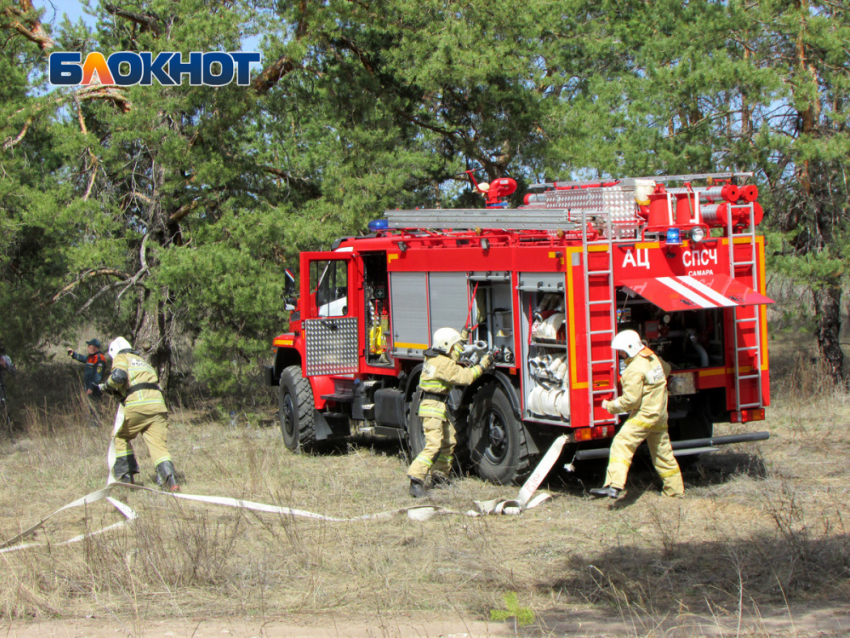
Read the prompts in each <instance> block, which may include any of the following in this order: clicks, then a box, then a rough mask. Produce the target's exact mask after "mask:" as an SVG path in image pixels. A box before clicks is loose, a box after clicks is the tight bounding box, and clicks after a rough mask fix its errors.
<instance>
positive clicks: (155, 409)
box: [100, 337, 180, 492]
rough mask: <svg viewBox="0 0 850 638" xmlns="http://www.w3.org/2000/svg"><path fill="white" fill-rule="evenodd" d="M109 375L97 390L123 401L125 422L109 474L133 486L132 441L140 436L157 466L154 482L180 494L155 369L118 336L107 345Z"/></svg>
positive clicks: (134, 459)
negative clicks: (110, 358) (109, 362)
mask: <svg viewBox="0 0 850 638" xmlns="http://www.w3.org/2000/svg"><path fill="white" fill-rule="evenodd" d="M109 356H110V357H112V373H111V374H110V375H109V378H108V379H107V381H106V383H102V384H100V389H101V390H104V391H107V390H109V391H112V392H114V393H116V394H118V395H120V396H121V397H123V402H124V423H123V425H122V426H121V428H120V429H119V430H118V432H117V433H116V434H115V453H116V459H115V465H114V467H113V468H112V475H113V476H114V477H115V478H116V479H117V480H118V481H121V482H123V483H132V482H133V475H134V474H138V473H139V464H138V463H137V462H136V456H135V455H134V454H133V446H132V444H131V441H132V440H133V439H135V438H136V437H137V436H139V435H140V434H141V435H142V438H143V439H144V441H145V443H146V444H147V446H148V451H149V452H150V455H151V460H152V461H153V463H154V466H155V467H156V475H157V481H158V483H159V484H160V485H162V486H164V487H167V488H168V489H169V490H170V491H172V492H176V491H179V489H180V487H179V486H178V485H177V478H176V476H175V471H174V464H173V463H172V462H171V455H169V454H168V448H167V446H166V440H167V438H168V420H167V419H166V415H167V414H168V408H166V407H165V399H164V398H163V396H162V390H161V389H160V387H159V377H158V376H157V374H156V370H154V369H153V367H151V365H150V364H149V363H148V362H147V361H145V360H144V359H142V357H141V356H140V355H139V353H138V352H135V351H134V350H133V349H132V347H131V346H130V343H129V342H128V341H127V340H126V339H124V338H123V337H118V338H117V339H115V341H113V342H112V343H111V344H109Z"/></svg>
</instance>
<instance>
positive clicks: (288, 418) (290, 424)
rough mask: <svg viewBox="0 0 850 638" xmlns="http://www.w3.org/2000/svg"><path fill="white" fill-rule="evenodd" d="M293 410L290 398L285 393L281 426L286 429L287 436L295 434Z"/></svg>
mask: <svg viewBox="0 0 850 638" xmlns="http://www.w3.org/2000/svg"><path fill="white" fill-rule="evenodd" d="M294 413H295V410H294V409H293V406H292V396H291V395H290V394H289V393H287V394H286V396H284V397H283V426H284V427H285V428H286V432H287V434H293V433H294V432H295V418H294V417H295V414H294Z"/></svg>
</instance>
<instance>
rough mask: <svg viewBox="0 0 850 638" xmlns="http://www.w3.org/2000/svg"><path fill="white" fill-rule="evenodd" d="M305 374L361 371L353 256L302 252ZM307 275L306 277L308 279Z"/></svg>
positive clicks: (321, 374) (320, 374) (318, 374)
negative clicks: (359, 366)
mask: <svg viewBox="0 0 850 638" xmlns="http://www.w3.org/2000/svg"><path fill="white" fill-rule="evenodd" d="M301 273H302V276H301V299H302V300H304V301H303V302H302V306H303V308H304V314H303V315H302V320H303V323H302V327H303V330H304V341H305V362H304V374H305V375H306V376H325V375H331V374H353V373H355V372H357V369H358V363H359V359H358V352H359V349H358V336H359V332H358V320H357V314H356V313H357V310H358V304H357V296H356V295H353V294H350V292H352V291H353V290H354V289H356V286H352V282H354V281H355V279H354V275H355V273H354V263H353V259H352V255H351V254H350V253H348V254H346V253H342V254H340V253H302V254H301ZM305 275H306V276H305Z"/></svg>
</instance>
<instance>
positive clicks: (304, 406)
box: [277, 366, 316, 452]
mask: <svg viewBox="0 0 850 638" xmlns="http://www.w3.org/2000/svg"><path fill="white" fill-rule="evenodd" d="M277 398H278V412H279V416H280V430H281V432H282V433H283V442H284V443H285V444H286V447H288V448H289V449H290V450H292V451H293V452H298V451H300V450H303V449H306V448H308V447H309V446H310V445H311V444H312V443H314V442H315V440H316V430H315V426H314V424H313V405H314V404H313V388H312V387H311V386H310V381H309V380H308V379H305V378H304V377H303V376H302V375H301V366H289V367H288V368H285V369H284V371H283V372H282V373H281V375H280V385H279V386H278V394H277Z"/></svg>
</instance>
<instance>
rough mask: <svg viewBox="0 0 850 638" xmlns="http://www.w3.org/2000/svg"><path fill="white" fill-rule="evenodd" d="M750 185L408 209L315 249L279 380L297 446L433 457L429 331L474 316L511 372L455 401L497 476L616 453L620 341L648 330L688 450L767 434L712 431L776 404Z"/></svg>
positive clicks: (284, 418)
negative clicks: (403, 448) (368, 445)
mask: <svg viewBox="0 0 850 638" xmlns="http://www.w3.org/2000/svg"><path fill="white" fill-rule="evenodd" d="M750 176H751V174H748V173H715V174H698V175H675V176H656V177H647V178H630V179H620V180H612V181H610V182H606V183H599V182H596V183H587V182H555V183H550V184H541V185H537V186H535V187H532V189H531V192H530V193H529V194H528V195H526V196H525V204H524V205H523V206H520V207H518V208H507V207H506V206H505V203H504V202H495V205H493V204H494V203H493V202H490V201H489V200H488V206H491V205H492V206H493V207H488V208H484V209H465V210H449V209H445V210H443V209H440V210H428V209H417V210H395V211H387V212H386V213H385V217H384V218H383V219H381V220H376V221H375V222H372V223H370V225H369V226H370V233H369V234H367V235H364V236H357V237H347V238H342V239H339V240H337V241H336V242H335V243H334V245H333V247H332V249H331V250H330V251H326V252H305V253H302V254H301V255H300V271H299V276H298V277H297V289H296V287H295V280H296V278H295V277H294V276H290V277H289V279H288V281H289V282H290V283H291V284H292V285H290V287H289V290H288V296H287V303H288V304H290V305H289V306H288V307H289V308H291V309H292V313H291V315H290V325H289V332H287V333H285V334H281V335H279V336H278V337H276V338H275V339H274V342H273V347H274V364H273V365H272V366H270V367H268V368H267V371H266V372H267V373H266V378H267V382H268V384H269V385H271V386H277V388H278V398H279V408H280V423H281V429H282V432H283V438H284V441H285V443H286V445H287V446H288V447H289V448H290V449H293V450H298V449H300V448H302V447H304V446H309V445H310V444H312V443H313V442H315V441H319V440H324V439H329V438H333V437H340V436H348V435H350V434H352V432H354V431H361V432H364V431H365V432H371V433H375V434H382V435H389V436H393V437H396V438H398V439H399V440H400V441H404V442H407V443H408V444H409V445H410V447H411V449H412V452H413V454H414V455H415V454H417V453H418V452H419V450H420V449H421V448H422V447H423V445H424V437H423V434H422V428H421V423H420V421H419V418H418V416H417V411H418V410H417V408H418V404H419V392H418V391H417V384H418V379H419V374H420V371H421V368H422V362H423V359H424V353H425V351H426V350H427V349H428V348H429V347H430V343H431V335H433V333H434V332H435V331H436V330H437V329H439V328H442V327H446V326H448V327H453V328H456V329H458V330H460V329H461V328H462V327H463V326H464V325H465V324H466V323H467V322H468V324H469V325H470V327H472V340H473V341H474V342H475V343H477V344H478V345H479V347H481V346H482V345H483V344H486V347H487V349H489V350H491V351H492V352H493V353H494V355H495V359H496V365H495V367H494V368H492V369H491V370H490V371H489V372H488V373H486V374H485V375H483V376H482V377H481V378H480V379H478V380H477V381H476V383H475V384H473V385H472V386H469V387H465V388H457V389H456V390H455V391H453V393H452V396H451V398H450V401H449V403H450V405H452V406H453V408H454V419H455V425H456V428H457V431H458V441H459V445H458V456H459V457H460V458H461V459H462V462H463V463H466V464H467V467H471V468H472V469H474V471H475V472H477V473H478V474H479V475H480V476H481V477H482V478H485V479H488V480H490V481H493V482H495V483H500V484H502V483H509V482H513V481H517V480H520V479H522V478H523V477H524V476H526V475H527V474H528V473H530V471H531V470H532V469H533V468H534V461H535V459H536V458H537V457H538V456H539V455H541V454H542V453H543V452H545V451H546V449H547V448H548V446H549V444H550V443H551V441H553V440H554V439H555V438H556V437H558V436H559V435H562V434H566V435H567V436H568V438H569V441H570V443H571V445H570V446H569V448H568V450H569V451H568V452H567V453H566V454H568V455H569V456H570V458H571V459H573V460H576V461H580V460H584V459H589V458H595V457H596V458H598V457H603V456H606V455H607V448H608V446H609V445H610V439H611V438H612V437H613V436H614V434H615V433H616V431H617V428H618V427H619V424H620V423H621V422H622V421H624V420H625V418H626V415H619V416H612V415H610V414H608V413H607V412H606V411H605V410H603V409H602V407H601V403H602V401H603V400H604V399H608V400H611V399H613V398H614V397H616V396H617V392H618V378H619V372H620V363H619V361H618V358H617V355H616V353H615V352H613V351H612V350H611V347H610V343H611V339H612V338H613V336H614V334H616V333H617V332H618V331H620V330H624V329H633V330H636V331H637V332H638V333H640V335H641V337H642V338H643V339H644V341H645V342H646V344H647V345H648V346H649V347H650V348H652V349H653V350H655V351H656V352H657V353H658V354H660V355H661V356H662V357H663V358H664V359H665V360H667V361H668V362H669V363H670V364H671V365H672V366H673V372H672V374H671V376H670V378H669V379H668V391H669V404H668V411H669V416H670V433H671V439H673V441H674V449H675V453H676V454H677V456H683V455H688V454H699V453H704V452H708V451H714V450H716V449H717V447H716V446H717V445H718V444H723V443H730V442H737V441H742V440H753V439H760V438H767V434H766V433H747V434H743V435H737V436H734V437H720V438H716V437H712V434H713V423H715V422H725V421H733V422H748V421H758V420H762V419H764V408H765V407H766V406H767V405H769V400H770V394H769V373H768V353H767V325H766V311H765V304H769V303H772V301H771V300H770V299H768V298H767V297H766V296H765V295H764V292H765V289H764V288H765V273H764V240H763V237H760V236H758V235H756V233H755V229H756V226H757V225H758V223H759V222H760V221H761V217H762V209H761V207H760V206H759V204H758V202H757V197H758V191H757V189H756V187H755V186H745V185H743V182H745V180H746V179H747V178H748V177H750Z"/></svg>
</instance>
